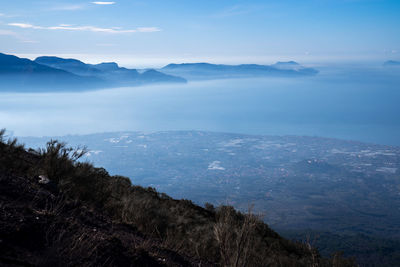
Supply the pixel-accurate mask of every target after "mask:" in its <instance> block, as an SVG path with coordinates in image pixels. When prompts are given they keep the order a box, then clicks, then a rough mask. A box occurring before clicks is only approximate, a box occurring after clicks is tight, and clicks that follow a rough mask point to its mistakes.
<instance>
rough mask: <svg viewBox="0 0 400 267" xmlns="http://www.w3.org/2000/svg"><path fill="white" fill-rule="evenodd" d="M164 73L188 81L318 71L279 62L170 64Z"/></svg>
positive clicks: (288, 74) (313, 72) (302, 74)
mask: <svg viewBox="0 0 400 267" xmlns="http://www.w3.org/2000/svg"><path fill="white" fill-rule="evenodd" d="M161 71H162V72H164V73H168V74H173V75H179V76H182V77H184V78H186V79H220V78H244V77H264V76H285V77H292V76H304V75H315V74H317V73H318V71H317V70H315V69H312V68H306V67H303V66H302V65H300V64H299V63H297V62H294V61H289V62H278V63H276V64H274V65H257V64H242V65H217V64H210V63H183V64H169V65H167V66H165V67H163V68H162V69H161Z"/></svg>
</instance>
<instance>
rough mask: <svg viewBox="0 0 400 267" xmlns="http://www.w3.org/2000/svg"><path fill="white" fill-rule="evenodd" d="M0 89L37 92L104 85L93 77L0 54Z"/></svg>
mask: <svg viewBox="0 0 400 267" xmlns="http://www.w3.org/2000/svg"><path fill="white" fill-rule="evenodd" d="M0 79H1V83H0V88H1V89H3V90H21V89H28V90H38V89H39V88H40V87H47V88H49V87H50V88H51V87H57V88H61V89H62V88H64V89H65V88H66V87H70V86H82V87H88V88H92V87H96V86H99V85H100V84H102V83H104V81H102V80H101V79H98V78H95V77H81V76H79V75H76V74H73V73H70V72H68V71H65V70H61V69H55V68H52V67H49V66H45V65H42V64H38V63H36V62H34V61H31V60H29V59H24V58H19V57H16V56H12V55H6V54H1V53H0Z"/></svg>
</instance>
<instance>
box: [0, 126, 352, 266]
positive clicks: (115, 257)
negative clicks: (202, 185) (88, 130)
mask: <svg viewBox="0 0 400 267" xmlns="http://www.w3.org/2000/svg"><path fill="white" fill-rule="evenodd" d="M84 151H85V150H83V151H82V150H79V149H77V150H74V149H70V148H68V147H66V146H65V144H63V143H59V142H57V141H51V142H49V143H48V144H47V147H46V148H45V149H42V150H39V151H33V150H29V151H26V150H25V148H24V147H23V146H20V145H17V142H16V140H9V141H8V142H6V141H5V140H4V131H2V132H1V133H0V192H1V194H0V200H1V205H0V218H1V220H0V241H1V242H0V265H2V266H54V265H58V266H99V265H107V266H200V265H201V266H355V264H354V263H353V262H352V261H349V260H345V259H343V258H341V257H340V256H339V255H335V256H334V257H333V258H332V259H330V260H329V259H324V258H321V257H320V256H319V254H318V251H317V250H315V249H314V248H312V247H311V246H310V245H307V244H303V243H294V242H290V241H288V240H285V239H284V238H282V237H280V236H279V235H278V234H277V233H275V232H274V231H273V230H271V229H270V228H269V227H268V226H267V225H266V224H264V223H262V222H261V221H260V220H259V219H258V217H257V216H255V215H252V214H251V213H249V214H247V215H246V214H242V213H240V212H237V211H235V210H234V209H233V208H232V207H229V206H221V207H218V208H215V207H213V206H212V205H210V204H207V205H206V208H202V207H199V206H196V205H194V204H193V203H192V202H191V201H189V200H175V199H172V198H170V197H169V196H167V195H166V194H163V193H158V192H156V191H155V190H154V189H153V188H147V189H146V188H143V187H140V186H133V185H132V184H131V183H130V181H129V179H128V178H125V177H121V176H110V175H109V174H108V173H107V172H106V171H105V170H104V169H102V168H95V167H93V166H92V165H91V164H89V163H84V162H80V161H79V160H78V159H79V158H80V157H81V156H82V155H83V154H84V153H85V152H84Z"/></svg>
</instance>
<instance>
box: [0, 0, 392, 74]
mask: <svg viewBox="0 0 400 267" xmlns="http://www.w3.org/2000/svg"><path fill="white" fill-rule="evenodd" d="M399 14H400V1H399V0H276V1H270V0H245V1H244V0H242V1H239V0H138V1H136V0H115V1H113V2H111V1H109V2H105V1H103V2H91V1H85V0H69V1H68V0H65V1H56V0H16V1H2V5H1V6H0V52H3V53H10V54H17V55H21V56H27V57H31V58H33V57H35V56H37V55H60V56H70V57H77V58H80V59H82V60H85V61H89V62H93V63H95V62H99V61H110V60H116V61H118V62H119V63H121V64H122V65H129V66H138V67H140V66H142V67H145V66H153V65H154V66H156V65H162V64H165V63H168V62H184V61H186V62H189V61H210V62H219V63H240V62H242V63H271V62H273V61H275V60H289V59H293V60H298V61H302V62H322V61H341V60H347V61H366V60H371V61H380V60H387V59H400V15H399Z"/></svg>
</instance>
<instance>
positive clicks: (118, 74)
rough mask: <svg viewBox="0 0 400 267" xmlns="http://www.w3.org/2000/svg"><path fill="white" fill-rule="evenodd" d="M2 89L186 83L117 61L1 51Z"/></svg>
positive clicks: (34, 89) (42, 89) (85, 87)
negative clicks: (25, 55) (88, 61)
mask: <svg viewBox="0 0 400 267" xmlns="http://www.w3.org/2000/svg"><path fill="white" fill-rule="evenodd" d="M0 79H1V83H0V89H1V90H3V91H55V90H68V91H81V90H88V89H96V88H108V87H117V86H136V85H143V84H149V83H171V82H172V83H185V82H186V80H185V79H183V78H180V77H176V76H172V75H168V74H164V73H161V72H159V71H156V70H152V69H151V70H146V71H144V72H142V73H139V72H138V71H137V70H135V69H127V68H121V67H119V66H118V64H116V63H113V62H112V63H101V64H97V65H92V64H86V63H83V62H82V61H79V60H76V59H64V58H59V57H38V58H36V59H35V60H34V61H32V60H29V59H25V58H19V57H16V56H13V55H6V54H1V53H0Z"/></svg>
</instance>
